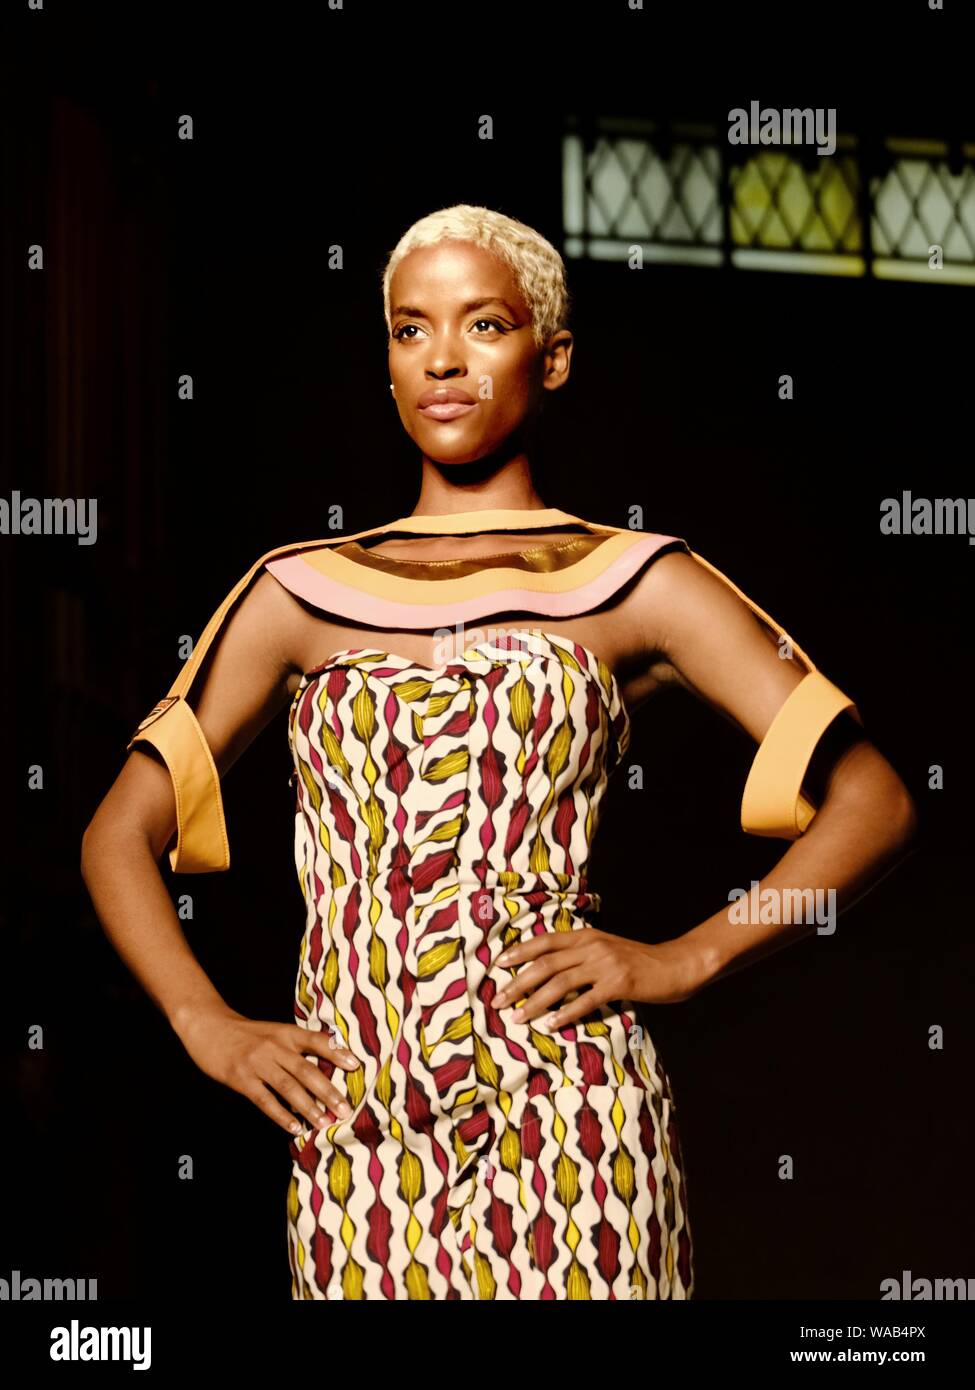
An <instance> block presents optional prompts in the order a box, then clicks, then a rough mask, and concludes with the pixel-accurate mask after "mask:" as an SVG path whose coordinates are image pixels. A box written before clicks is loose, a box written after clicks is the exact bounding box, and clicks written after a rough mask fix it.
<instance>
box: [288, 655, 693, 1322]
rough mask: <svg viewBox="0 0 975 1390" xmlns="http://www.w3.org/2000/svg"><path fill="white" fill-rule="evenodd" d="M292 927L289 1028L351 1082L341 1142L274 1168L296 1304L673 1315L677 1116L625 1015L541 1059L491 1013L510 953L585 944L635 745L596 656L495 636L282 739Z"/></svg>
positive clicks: (366, 670)
mask: <svg viewBox="0 0 975 1390" xmlns="http://www.w3.org/2000/svg"><path fill="white" fill-rule="evenodd" d="M288 732H289V741H290V743H291V748H292V753H293V757H294V762H295V769H296V774H297V776H296V786H297V804H296V811H295V864H296V869H297V872H298V877H299V882H300V885H301V889H302V893H303V895H304V899H305V904H306V914H307V915H306V930H305V935H304V939H303V942H302V946H301V953H300V964H299V969H298V976H297V983H296V993H295V1014H296V1018H297V1020H298V1022H299V1023H300V1024H301V1025H303V1026H305V1027H307V1028H310V1029H326V1030H329V1029H334V1031H335V1034H336V1035H337V1037H338V1038H339V1039H340V1040H341V1041H342V1042H344V1043H345V1044H346V1045H347V1046H348V1047H349V1048H350V1049H351V1050H352V1051H353V1052H354V1053H355V1054H356V1055H357V1056H358V1057H359V1058H360V1059H361V1061H362V1066H361V1068H360V1069H359V1070H357V1071H355V1072H346V1071H345V1070H344V1069H343V1068H341V1067H338V1066H334V1065H333V1064H330V1063H328V1062H327V1061H325V1060H324V1059H322V1060H320V1062H319V1065H320V1067H321V1068H322V1070H323V1072H324V1073H325V1074H326V1075H328V1076H330V1078H331V1080H332V1081H333V1082H334V1083H335V1084H336V1085H337V1086H338V1087H339V1089H340V1090H343V1092H344V1094H346V1095H347V1098H348V1100H349V1102H350V1104H351V1105H352V1114H351V1116H350V1117H349V1118H348V1119H346V1120H341V1119H335V1120H334V1122H333V1123H332V1124H330V1125H329V1126H327V1127H326V1128H324V1129H321V1130H311V1129H307V1130H306V1131H305V1132H304V1133H303V1134H302V1135H301V1136H299V1137H298V1138H296V1139H295V1140H294V1141H292V1142H291V1143H290V1150H291V1156H292V1160H293V1167H292V1176H291V1179H290V1184H289V1191H288V1209H287V1230H288V1242H289V1253H290V1260H291V1270H292V1276H293V1284H292V1293H293V1296H294V1297H295V1298H298V1299H304V1298H312V1299H314V1298H318V1299H346V1298H351V1299H563V1298H579V1299H617V1298H633V1297H637V1298H677V1299H683V1298H689V1297H690V1296H691V1292H692V1283H693V1276H692V1259H691V1241H690V1230H689V1225H688V1219H687V1211H686V1185H685V1177H684V1171H683V1166H682V1160H681V1152H680V1143H679V1137H678V1129H677V1119H676V1114H675V1102H674V1097H673V1093H672V1090H671V1086H670V1083H669V1080H668V1078H667V1076H666V1073H665V1071H664V1069H663V1067H662V1065H661V1063H660V1061H659V1059H658V1057H657V1055H656V1052H655V1049H654V1047H653V1044H652V1042H651V1040H650V1038H649V1037H648V1036H646V1034H645V1033H643V1032H642V1030H641V1029H640V1025H639V1022H638V1020H637V1017H636V1010H635V1006H634V1005H633V1004H632V1003H630V1002H629V1001H618V1007H615V1008H613V1007H609V1006H604V1007H603V1008H601V1009H597V1010H594V1011H593V1013H592V1014H591V1015H590V1016H589V1017H588V1019H587V1021H585V1022H580V1023H578V1024H575V1025H571V1026H568V1027H566V1028H563V1029H562V1030H561V1031H559V1032H558V1033H556V1034H554V1035H548V1034H546V1033H545V1032H543V1031H542V1030H541V1029H540V1028H539V1027H538V1026H537V1020H532V1021H530V1022H528V1023H522V1024H520V1025H519V1024H517V1023H514V1022H512V1020H511V1010H510V1009H505V1010H497V1009H495V1008H493V1007H492V999H493V996H494V993H495V991H496V989H498V988H500V985H501V983H502V982H503V981H504V980H507V979H509V978H510V977H511V975H512V973H514V972H513V971H512V970H510V969H508V970H506V969H504V968H502V967H499V966H498V965H496V964H495V962H496V959H497V956H498V955H499V954H500V953H501V952H502V951H503V950H504V948H505V947H506V946H508V945H511V944H513V943H514V942H515V941H518V940H522V939H527V938H528V937H530V936H532V935H534V934H536V933H539V932H556V931H558V932H564V931H575V930H585V929H586V928H587V926H589V925H593V924H594V918H595V917H596V915H597V914H598V911H599V906H600V901H599V896H598V894H596V893H594V892H593V891H592V890H591V889H590V887H589V883H588V878H587V871H588V864H589V857H590V850H591V846H592V842H593V837H594V835H595V832H596V829H597V826H598V823H599V815H600V803H601V801H602V797H603V794H604V791H605V789H606V785H607V779H608V777H609V775H610V773H611V772H612V771H613V769H614V768H615V767H616V766H617V765H618V763H619V761H620V759H621V758H622V756H623V754H624V753H625V751H626V748H627V746H628V742H629V720H628V717H627V713H626V710H625V707H624V705H623V702H622V699H621V696H620V693H619V688H618V685H617V683H616V681H615V678H613V677H612V675H611V674H610V672H609V671H608V669H607V668H606V666H605V665H604V664H603V663H602V662H601V661H600V660H599V659H598V658H597V657H596V656H595V654H594V653H592V652H591V651H589V650H588V649H587V648H585V647H582V646H580V645H579V644H578V643H576V642H573V641H570V640H569V639H566V638H564V637H559V636H556V635H554V634H546V633H541V632H539V631H538V630H537V629H531V630H527V629H526V630H524V631H523V632H521V633H516V634H511V633H510V632H509V634H508V635H506V636H505V637H504V638H502V639H498V640H497V641H495V640H493V639H492V640H490V641H487V642H484V643H481V644H479V645H478V646H477V647H475V648H472V649H468V650H467V651H465V652H464V653H463V655H462V656H459V657H455V658H453V659H452V660H450V661H449V662H447V663H444V664H443V665H442V666H439V667H437V668H435V669H431V668H425V667H422V666H418V665H416V664H415V663H414V662H412V661H411V660H410V659H408V658H406V657H401V656H397V655H396V654H394V653H389V652H384V651H380V650H377V649H373V648H358V649H354V650H349V651H345V652H339V653H336V654H334V655H333V656H332V657H330V658H329V660H328V661H327V662H325V663H323V664H322V665H321V666H320V667H318V668H316V669H315V670H313V671H310V672H308V673H306V674H305V676H304V677H303V678H302V681H301V684H300V685H299V688H298V690H297V692H296V694H295V698H294V701H293V704H292V706H291V711H290V714H289V720H288Z"/></svg>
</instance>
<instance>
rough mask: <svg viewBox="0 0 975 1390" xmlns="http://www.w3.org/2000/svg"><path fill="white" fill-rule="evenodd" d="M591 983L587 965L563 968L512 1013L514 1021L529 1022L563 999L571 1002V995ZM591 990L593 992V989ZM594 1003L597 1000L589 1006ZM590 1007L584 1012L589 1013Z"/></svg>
mask: <svg viewBox="0 0 975 1390" xmlns="http://www.w3.org/2000/svg"><path fill="white" fill-rule="evenodd" d="M589 984H592V979H591V971H589V970H587V969H586V967H585V966H580V967H578V968H577V969H575V970H562V971H560V972H559V973H558V974H557V975H553V976H552V978H551V979H550V980H548V982H547V983H546V984H543V985H541V986H540V987H539V988H538V989H536V990H535V991H534V992H533V993H532V994H531V995H530V996H529V997H528V999H527V1000H526V1002H525V1003H524V1004H522V1005H520V1006H519V1008H517V1009H516V1010H515V1012H514V1013H513V1014H512V1015H511V1018H512V1021H513V1022H515V1023H529V1022H531V1020H533V1019H537V1018H538V1017H539V1016H540V1015H542V1014H548V1013H551V1012H552V1010H553V1009H554V1007H555V1006H556V1005H557V1004H560V1003H562V1002H563V1001H565V1002H570V1000H569V996H570V995H573V997H575V992H576V991H577V990H578V989H580V988H581V987H583V986H585V985H589ZM524 992H525V991H524V989H521V990H519V991H518V994H517V995H515V996H513V997H515V998H517V997H520V996H522V995H523V994H524ZM589 992H590V993H592V991H591V990H590V991H589ZM594 1003H595V1001H593V1004H590V1006H589V1008H592V1007H593V1005H594ZM589 1008H587V1009H586V1010H584V1012H586V1013H588V1012H589Z"/></svg>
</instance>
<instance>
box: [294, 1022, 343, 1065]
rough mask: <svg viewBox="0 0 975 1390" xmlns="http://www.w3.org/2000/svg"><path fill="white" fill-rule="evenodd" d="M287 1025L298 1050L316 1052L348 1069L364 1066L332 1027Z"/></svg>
mask: <svg viewBox="0 0 975 1390" xmlns="http://www.w3.org/2000/svg"><path fill="white" fill-rule="evenodd" d="M285 1027H287V1028H288V1033H289V1041H290V1042H292V1043H293V1044H295V1045H296V1046H297V1050H298V1051H300V1052H303V1053H304V1052H314V1053H315V1054H316V1055H317V1056H319V1057H324V1058H326V1059H327V1060H328V1061H329V1062H338V1064H339V1066H342V1067H345V1068H346V1069H347V1070H348V1071H355V1069H356V1067H361V1066H362V1063H361V1062H360V1061H359V1059H358V1057H357V1056H356V1055H355V1053H354V1052H350V1051H349V1049H348V1048H347V1047H346V1046H345V1044H344V1043H343V1041H342V1039H341V1037H340V1036H339V1035H338V1033H336V1032H333V1031H332V1030H331V1029H330V1028H322V1029H317V1028H300V1027H299V1026H298V1025H297V1024H286V1025H285Z"/></svg>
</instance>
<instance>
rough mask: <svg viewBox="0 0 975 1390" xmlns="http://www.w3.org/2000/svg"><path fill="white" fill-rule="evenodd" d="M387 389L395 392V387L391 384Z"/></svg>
mask: <svg viewBox="0 0 975 1390" xmlns="http://www.w3.org/2000/svg"><path fill="white" fill-rule="evenodd" d="M389 389H390V391H395V390H396V387H395V386H394V385H393V383H392V382H390V383H389Z"/></svg>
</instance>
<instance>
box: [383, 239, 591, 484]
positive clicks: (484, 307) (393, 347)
mask: <svg viewBox="0 0 975 1390" xmlns="http://www.w3.org/2000/svg"><path fill="white" fill-rule="evenodd" d="M389 304H390V320H391V336H390V339H389V377H390V381H392V383H393V385H394V387H395V388H396V389H395V392H394V393H393V394H394V399H395V401H396V405H397V407H398V409H399V415H400V419H401V420H402V422H403V427H404V429H405V430H406V432H407V434H408V435H409V436H410V438H411V439H412V440H413V442H414V443H415V444H416V445H417V446H418V448H419V449H420V450H421V451H422V453H423V454H424V455H425V456H426V457H427V458H430V459H432V460H434V461H435V462H437V463H471V462H473V461H474V460H475V459H479V458H483V457H484V456H485V455H486V454H489V453H492V452H494V451H495V450H498V449H499V448H500V447H501V446H502V445H503V444H504V441H505V440H506V439H507V438H508V436H509V435H511V434H512V433H513V432H514V431H515V430H516V429H517V428H518V426H519V425H521V424H522V423H523V422H524V421H525V420H526V419H527V418H528V417H529V416H531V415H532V414H533V413H534V411H535V409H536V407H537V404H538V402H539V399H540V397H541V393H542V391H543V390H554V389H556V388H557V387H559V386H561V385H562V384H563V382H564V381H565V379H566V378H567V377H568V374H569V357H570V354H571V349H572V335H571V334H570V333H569V332H568V330H562V332H560V333H557V334H555V335H553V337H552V338H551V339H550V340H549V343H548V344H547V350H546V349H545V348H538V347H536V345H535V343H534V341H533V339H532V331H531V318H530V314H529V310H528V306H527V304H526V303H525V301H524V299H523V298H522V295H521V293H520V291H519V289H518V286H517V282H516V281H515V278H514V275H513V273H512V271H511V269H510V267H509V266H507V265H506V264H505V263H504V262H503V261H501V260H499V259H498V258H497V257H496V256H493V255H491V253H490V252H489V251H486V250H484V248H483V247H480V246H475V245H474V244H473V243H471V242H466V241H453V240H448V241H442V242H438V243H437V244H436V245H435V246H423V247H419V248H418V249H416V250H415V251H411V252H409V254H408V255H406V256H404V257H403V259H402V260H401V261H400V263H399V265H398V266H397V267H396V271H395V273H394V275H393V278H392V282H391V284H390V296H389ZM448 390H449V391H453V392H457V393H460V394H461V395H463V397H464V398H465V400H464V401H463V402H461V403H459V404H460V408H459V409H457V408H456V404H454V406H453V408H452V405H451V403H449V402H448V403H447V404H439V403H438V402H437V400H436V397H437V396H441V397H442V396H444V395H445V394H446V393H447V391H448ZM429 401H432V403H429V404H428V402H429Z"/></svg>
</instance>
